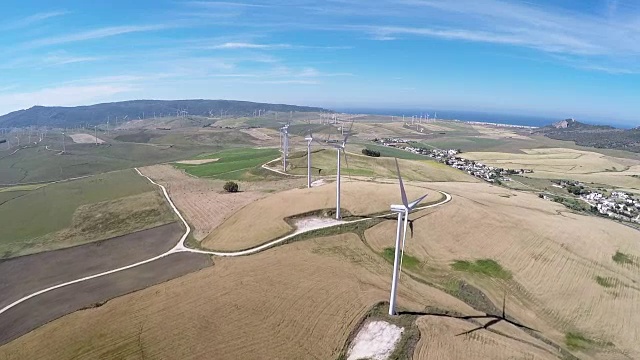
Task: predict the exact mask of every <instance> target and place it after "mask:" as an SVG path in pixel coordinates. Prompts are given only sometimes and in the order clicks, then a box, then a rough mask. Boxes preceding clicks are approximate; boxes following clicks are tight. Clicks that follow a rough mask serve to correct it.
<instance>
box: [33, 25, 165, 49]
mask: <svg viewBox="0 0 640 360" xmlns="http://www.w3.org/2000/svg"><path fill="white" fill-rule="evenodd" d="M167 28H169V26H167V25H124V26H111V27H104V28H99V29H93V30H88V31H83V32H77V33H73V34H66V35H57V36H51V37H46V38H42V39H37V40H33V41H30V42H28V43H27V44H26V46H27V47H39V46H49V45H59V44H66V43H71V42H77V41H86V40H95V39H102V38H107V37H111V36H117V35H123V34H130V33H136V32H146V31H157V30H163V29H167Z"/></svg>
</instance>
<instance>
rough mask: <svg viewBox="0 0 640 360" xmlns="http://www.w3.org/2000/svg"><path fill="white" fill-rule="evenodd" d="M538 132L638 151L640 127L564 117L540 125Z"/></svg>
mask: <svg viewBox="0 0 640 360" xmlns="http://www.w3.org/2000/svg"><path fill="white" fill-rule="evenodd" d="M538 132H539V133H542V134H543V135H545V136H546V137H549V138H551V139H556V140H567V141H573V142H575V143H576V144H577V145H581V146H590V147H595V148H600V149H619V150H626V151H632V152H639V153H640V128H634V129H628V130H624V129H617V128H614V127H612V126H608V125H590V124H585V123H581V122H579V121H577V120H575V119H565V120H561V121H558V122H555V123H553V124H551V125H548V126H545V127H542V128H540V129H539V130H538Z"/></svg>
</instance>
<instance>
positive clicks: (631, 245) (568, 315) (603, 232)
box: [365, 183, 640, 358]
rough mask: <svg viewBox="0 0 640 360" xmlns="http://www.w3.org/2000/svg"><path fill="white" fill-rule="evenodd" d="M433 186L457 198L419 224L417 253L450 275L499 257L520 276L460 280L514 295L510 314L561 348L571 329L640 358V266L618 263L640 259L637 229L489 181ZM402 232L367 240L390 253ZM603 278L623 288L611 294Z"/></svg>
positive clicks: (376, 232) (383, 229)
mask: <svg viewBox="0 0 640 360" xmlns="http://www.w3.org/2000/svg"><path fill="white" fill-rule="evenodd" d="M434 186H437V188H438V189H442V190H444V191H448V192H450V193H451V194H452V195H453V200H452V202H451V203H449V204H447V205H446V206H443V207H441V208H436V209H430V210H426V211H424V213H428V215H427V216H425V217H422V218H420V219H419V220H417V221H415V223H414V226H415V229H416V233H415V236H414V238H413V239H409V240H408V242H407V248H406V251H407V253H408V254H410V255H412V256H414V257H416V258H418V259H419V260H420V261H423V262H425V264H426V266H428V267H429V269H431V270H433V271H441V272H444V273H447V272H448V273H451V270H450V266H451V263H453V262H454V261H456V260H469V261H472V260H478V259H492V260H495V261H497V262H498V263H499V264H500V265H501V266H502V267H503V268H504V269H505V270H506V271H509V272H511V274H512V279H511V280H495V279H491V278H487V277H485V276H482V275H478V274H470V275H467V274H465V273H455V274H456V275H457V276H463V277H465V278H466V279H467V280H468V281H470V282H472V283H476V284H480V286H481V287H482V288H484V289H485V290H488V291H489V294H490V297H491V298H492V299H493V303H494V304H500V303H501V302H502V295H503V291H505V290H504V289H506V291H508V293H509V296H510V297H515V298H517V299H518V300H517V301H514V300H512V301H511V302H510V301H507V308H508V312H509V314H510V315H512V316H514V317H515V318H516V319H518V320H519V321H520V322H522V323H524V324H527V325H529V326H532V327H534V328H537V329H539V330H541V331H543V333H544V334H545V335H546V336H548V337H550V338H551V339H552V340H554V341H555V342H556V343H558V344H562V343H563V342H564V333H565V332H567V331H573V330H575V329H577V330H579V331H581V332H584V333H585V334H587V335H588V336H589V337H590V338H593V339H595V340H597V341H598V342H602V343H606V342H609V341H610V342H613V343H614V344H615V347H616V348H617V349H620V350H623V351H625V352H626V353H627V354H629V356H630V357H631V358H640V346H639V344H640V329H639V328H638V325H637V324H639V323H640V291H639V288H638V284H637V281H638V278H639V276H640V269H638V268H637V267H622V266H619V265H618V264H616V263H615V262H614V261H613V259H612V257H613V256H614V255H615V254H616V252H617V251H618V250H619V249H623V250H622V251H624V252H625V253H632V254H638V253H640V243H639V242H638V232H637V231H636V230H633V229H631V228H628V227H626V226H623V225H620V224H617V223H615V222H612V221H610V220H607V219H602V218H596V217H587V216H582V215H576V214H572V213H569V212H567V211H566V209H565V208H564V207H562V206H561V205H558V204H555V203H552V202H549V201H544V200H541V199H538V198H537V196H535V195H531V194H526V193H519V192H514V191H509V190H505V189H502V188H498V187H493V186H489V185H487V184H454V183H447V184H444V183H443V184H438V185H434ZM419 215H422V214H416V215H414V216H419ZM394 231H395V224H394V223H393V222H391V221H389V222H384V223H381V224H379V225H377V226H376V227H374V228H372V229H369V230H368V231H367V232H366V233H365V235H366V239H367V241H368V242H369V243H370V244H371V245H372V246H373V248H374V249H375V250H376V251H381V250H382V249H384V248H386V247H389V246H391V243H392V240H393V238H394ZM596 276H601V277H607V278H615V279H617V282H616V284H615V286H614V287H610V288H605V287H602V286H600V285H598V283H597V282H596V281H595V280H594V279H595V278H596ZM607 351H608V350H607Z"/></svg>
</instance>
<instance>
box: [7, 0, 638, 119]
mask: <svg viewBox="0 0 640 360" xmlns="http://www.w3.org/2000/svg"><path fill="white" fill-rule="evenodd" d="M0 11H1V13H2V16H3V20H2V22H0V46H2V49H3V52H2V53H3V56H2V57H1V58H0V74H1V76H0V113H6V112H9V111H13V110H18V109H22V108H28V107H31V106H33V105H36V104H38V105H81V104H91V103H96V102H106V101H117V100H128V99H142V98H144V99H184V98H207V99H222V98H224V99H239V100H251V101H265V102H283V103H293V104H304V105H318V106H325V107H329V108H331V107H370V108H420V109H425V110H426V111H428V110H431V109H436V110H437V109H457V110H475V111H490V112H494V111H495V112H505V113H519V114H530V115H542V116H549V117H551V118H560V117H576V118H578V119H587V120H589V119H590V120H606V121H610V122H614V123H626V124H627V125H634V126H636V125H640V116H639V114H640V61H639V60H640V4H639V3H638V2H637V1H613V0H610V1H605V0H582V1H569V0H558V1H536V2H531V1H527V2H525V1H515V0H511V1H506V0H505V1H501V0H456V1H437V0H398V1H390V0H379V1H373V0H328V1H318V2H316V1H307V0H273V1H244V2H233V1H226V2H223V1H179V0H172V1H163V0H155V1H142V0H135V1H133V0H128V1H121V0H114V1H108V2H107V1H95V2H94V1H55V2H53V1H33V0H32V1H28V0H22V1H14V0H4V1H2V3H1V4H0Z"/></svg>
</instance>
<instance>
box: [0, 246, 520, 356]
mask: <svg viewBox="0 0 640 360" xmlns="http://www.w3.org/2000/svg"><path fill="white" fill-rule="evenodd" d="M214 261H215V265H214V266H213V267H210V268H206V269H203V270H201V271H199V272H197V273H193V274H190V275H187V276H184V277H181V278H178V279H174V280H171V281H169V282H166V283H163V284H159V285H156V286H153V287H150V288H147V289H144V290H141V291H138V292H135V293H132V294H129V295H125V296H122V297H120V298H116V299H114V300H111V301H109V302H107V303H106V304H104V305H103V306H100V307H98V308H93V309H88V310H83V311H78V312H75V313H73V314H70V315H67V316H65V317H63V318H60V319H58V320H55V321H53V322H51V323H49V324H47V325H44V326H42V327H41V328H39V329H37V330H35V331H33V332H31V333H29V334H27V335H24V336H22V337H20V338H19V339H17V340H15V341H13V342H11V343H9V344H7V345H4V346H2V347H0V358H3V359H7V360H9V359H61V358H82V359H104V358H123V359H124V358H126V359H145V358H146V359H153V358H164V359H335V358H336V357H337V356H338V354H339V353H340V352H341V350H342V348H343V346H344V345H345V343H346V341H347V339H348V337H349V334H350V332H351V331H352V330H353V329H354V328H355V327H356V326H357V324H358V323H359V321H360V320H361V318H362V317H363V316H364V314H365V313H366V312H367V311H368V309H370V308H371V307H372V306H373V305H374V304H376V303H377V302H379V301H384V300H387V298H388V294H389V283H390V276H391V265H390V264H388V263H387V262H385V261H384V260H382V259H381V258H380V257H379V256H378V255H377V254H374V253H373V252H372V251H371V250H370V249H369V248H368V247H366V246H365V245H364V244H363V243H362V242H361V241H360V239H359V238H358V237H357V236H356V235H353V234H345V235H338V236H333V237H327V238H318V239H313V240H307V241H303V242H298V243H292V244H287V245H284V246H281V247H278V248H275V249H271V250H268V251H265V252H262V253H259V254H256V255H252V256H247V257H240V258H222V259H218V258H216V259H215V260H214ZM399 300H400V302H399V303H400V305H401V306H403V307H405V308H408V309H418V310H419V309H422V308H423V307H424V306H425V305H432V306H437V307H441V308H444V309H449V310H452V311H457V312H461V313H466V314H478V313H477V312H475V311H474V310H472V309H471V308H470V307H469V306H467V305H466V304H464V303H463V302H461V301H459V300H457V299H455V298H453V297H451V296H449V295H446V294H444V293H442V292H440V291H438V290H435V289H433V288H430V287H428V286H426V285H424V284H422V283H419V282H417V281H414V280H412V279H411V278H409V277H403V278H402V286H401V288H400V292H399ZM423 330H424V331H426V332H431V331H433V332H439V331H441V330H440V329H439V328H438V329H436V328H429V329H423ZM516 331H519V330H516ZM442 336H445V335H442ZM516 336H519V337H524V338H527V337H528V336H527V335H526V334H517V335H516ZM529 341H531V339H530V338H529Z"/></svg>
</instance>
